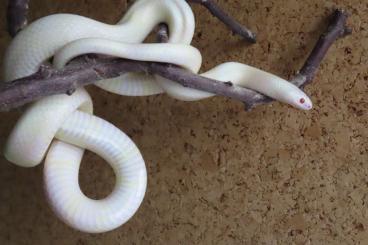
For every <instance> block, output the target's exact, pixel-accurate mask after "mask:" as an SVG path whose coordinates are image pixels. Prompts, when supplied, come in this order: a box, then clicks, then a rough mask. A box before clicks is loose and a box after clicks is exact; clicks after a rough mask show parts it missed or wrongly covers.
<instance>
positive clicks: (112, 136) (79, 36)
mask: <svg viewBox="0 0 368 245" xmlns="http://www.w3.org/2000/svg"><path fill="white" fill-rule="evenodd" d="M162 22H164V23H167V24H168V26H169V33H170V38H169V42H168V43H165V44H158V43H152V44H143V43H142V42H143V41H144V39H145V38H146V37H147V36H148V34H149V33H150V32H151V31H152V29H153V28H154V27H155V26H156V25H158V24H159V23H162ZM194 27H195V25H194V16H193V13H192V11H191V8H190V7H189V6H188V4H187V3H186V1H184V0H138V1H136V2H135V3H134V4H133V5H132V7H131V8H130V9H129V10H128V12H127V13H126V14H125V16H124V18H123V19H122V20H121V21H120V22H118V23H117V24H116V25H107V24H103V23H100V22H97V21H94V20H91V19H88V18H85V17H82V16H77V15H71V14H57V15H51V16H48V17H44V18H41V19H39V20H37V21H35V22H34V23H32V24H31V25H29V26H28V27H27V28H26V29H24V30H23V31H22V32H20V33H19V34H18V35H17V36H16V38H15V39H14V40H13V42H12V43H11V45H10V47H9V48H8V50H7V53H6V55H5V62H4V64H5V70H4V73H5V80H6V81H11V80H14V79H17V78H20V77H24V76H27V75H30V74H32V73H34V72H36V71H37V70H38V69H39V67H40V65H41V64H42V63H43V62H45V61H47V60H48V59H49V58H51V57H53V66H54V67H55V68H62V67H63V66H65V65H66V64H67V63H68V61H70V60H71V59H73V58H74V57H76V56H78V55H82V54H87V53H99V54H107V55H112V56H117V57H122V58H127V59H132V60H142V61H155V62H166V63H173V64H176V65H178V66H181V67H183V68H185V69H188V70H190V71H192V72H194V73H198V71H199V69H200V67H201V63H202V58H201V54H200V52H199V51H198V50H197V49H196V48H194V47H192V46H190V43H191V40H192V38H193V34H194ZM201 75H202V76H205V77H209V78H213V79H217V80H220V81H224V82H226V81H232V82H233V83H234V84H238V85H240V86H244V87H247V88H250V89H253V90H256V91H258V92H261V93H263V94H266V95H268V96H269V97H272V98H274V99H277V100H279V101H282V102H285V103H288V104H290V105H292V106H294V107H296V108H299V109H303V110H308V109H311V107H312V103H311V101H310V99H309V98H308V96H307V95H305V93H304V92H303V91H301V90H300V89H299V88H297V87H296V86H294V85H292V84H290V83H288V82H287V81H285V80H283V79H281V78H279V77H277V76H275V75H272V74H270V73H267V72H264V71H261V70H259V69H256V68H254V67H250V66H247V65H244V64H240V63H235V62H228V63H224V64H221V65H219V66H217V67H215V68H213V69H212V70H210V71H208V72H205V73H203V74H201ZM96 85H97V86H99V87H101V88H102V89H105V90H107V91H110V92H113V93H117V94H121V95H129V96H144V95H153V94H158V93H162V92H166V93H167V94H168V95H170V96H172V97H174V98H177V99H180V100H186V101H193V100H200V99H204V98H208V97H210V96H213V94H210V93H206V92H202V91H198V90H194V89H190V88H184V87H182V86H181V85H179V84H177V83H175V82H172V81H169V80H167V79H164V78H162V77H159V76H156V75H155V76H150V75H145V74H136V73H127V74H125V75H123V76H120V77H118V78H115V79H109V80H105V81H100V82H97V83H96ZM54 138H55V140H54V141H53V139H54ZM52 141H53V142H52ZM84 149H88V150H90V151H93V152H95V153H97V154H98V155H100V156H102V157H103V158H104V159H105V160H106V161H107V162H108V163H109V164H110V165H111V166H112V168H113V170H114V172H115V175H116V186H115V189H114V190H113V192H112V193H111V194H110V195H109V196H108V197H107V198H105V199H103V200H92V199H89V198H88V197H86V196H85V195H84V194H83V193H82V192H81V190H80V187H79V184H78V172H79V164H80V162H81V159H82V156H83V152H84ZM5 156H6V158H7V159H8V160H9V161H11V162H13V163H15V164H17V165H20V166H24V167H32V166H35V165H37V164H39V163H40V162H41V161H42V160H43V159H44V158H45V167H44V180H45V189H46V194H47V197H48V199H49V202H50V204H51V206H52V208H53V210H54V211H55V213H56V214H57V215H58V216H59V217H60V218H61V219H62V220H63V221H64V222H66V223H67V224H69V225H70V226H72V227H74V228H75V229H78V230H81V231H85V232H91V233H97V232H104V231H108V230H112V229H114V228H116V227H118V226H120V225H121V224H123V223H125V222H126V221H127V220H128V219H129V218H130V217H131V216H132V215H133V214H134V213H135V212H136V211H137V209H138V207H139V206H140V204H141V202H142V200H143V197H144V194H145V190H146V182H147V177H146V168H145V165H144V160H143V158H142V156H141V154H140V152H139V150H138V148H137V147H136V146H135V144H134V143H133V142H132V141H131V140H130V139H129V138H128V137H127V136H126V135H125V134H124V133H123V132H121V131H120V130H119V129H117V128H116V127H114V126H113V125H111V124H110V123H108V122H106V121H105V120H103V119H101V118H98V117H96V116H93V115H92V101H91V98H90V97H89V95H88V93H87V92H86V91H85V90H84V89H82V88H80V89H78V90H77V91H76V92H75V93H74V94H73V95H72V96H68V95H55V96H50V97H48V98H45V99H41V100H39V101H37V102H36V103H34V104H33V105H32V106H31V107H30V108H29V109H28V110H27V111H26V113H25V114H24V115H23V116H22V117H21V119H20V120H19V121H18V123H17V125H16V126H15V128H14V130H13V131H12V133H11V135H10V136H9V139H8V142H7V144H6V148H5Z"/></svg>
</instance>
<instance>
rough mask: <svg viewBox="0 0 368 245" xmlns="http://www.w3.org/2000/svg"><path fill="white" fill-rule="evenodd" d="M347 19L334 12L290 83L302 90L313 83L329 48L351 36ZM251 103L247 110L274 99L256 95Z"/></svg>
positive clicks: (346, 16)
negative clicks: (340, 39)
mask: <svg viewBox="0 0 368 245" xmlns="http://www.w3.org/2000/svg"><path fill="white" fill-rule="evenodd" d="M347 19H348V14H347V13H346V12H345V11H344V10H341V9H337V10H335V11H334V13H333V14H332V16H331V20H330V23H329V25H328V27H327V30H326V31H325V32H324V33H323V34H322V35H321V36H320V38H319V40H318V42H317V43H316V45H315V46H314V48H313V50H312V52H311V54H310V55H309V57H308V58H307V60H306V61H305V63H304V65H303V67H302V68H301V69H300V71H299V72H298V74H297V75H296V76H295V77H294V78H293V79H292V80H291V81H290V82H291V83H293V84H294V85H296V86H298V87H300V88H304V87H305V86H306V85H307V84H309V83H310V82H312V80H313V79H314V77H315V75H316V73H317V71H318V68H319V66H320V64H321V62H322V61H323V59H324V58H325V56H326V54H327V51H328V50H329V48H330V47H331V46H332V45H333V44H334V43H335V41H336V40H338V39H339V38H342V37H344V36H346V35H350V34H351V32H352V30H351V29H350V28H349V27H348V26H347V23H346V22H347ZM251 101H252V103H249V104H246V105H245V106H246V109H247V110H251V109H252V108H254V107H255V106H258V105H261V104H266V103H270V102H272V101H273V99H271V98H269V97H267V96H264V95H262V94H256V95H255V96H254V98H253V99H251Z"/></svg>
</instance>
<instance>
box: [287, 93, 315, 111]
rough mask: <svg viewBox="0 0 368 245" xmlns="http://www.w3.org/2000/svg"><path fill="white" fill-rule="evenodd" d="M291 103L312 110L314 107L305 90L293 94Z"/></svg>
mask: <svg viewBox="0 0 368 245" xmlns="http://www.w3.org/2000/svg"><path fill="white" fill-rule="evenodd" d="M290 104H291V105H293V106H294V107H296V108H298V109H301V110H305V111H308V110H311V109H312V108H313V103H312V101H311V99H310V98H309V97H308V96H307V95H306V94H305V93H304V92H300V93H296V94H293V96H292V101H291V103H290Z"/></svg>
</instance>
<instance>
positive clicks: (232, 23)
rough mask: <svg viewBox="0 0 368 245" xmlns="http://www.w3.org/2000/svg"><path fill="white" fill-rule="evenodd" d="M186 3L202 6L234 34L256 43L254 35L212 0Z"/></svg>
mask: <svg viewBox="0 0 368 245" xmlns="http://www.w3.org/2000/svg"><path fill="white" fill-rule="evenodd" d="M187 1H188V2H193V3H198V4H202V5H203V6H204V7H206V8H207V9H208V10H209V11H210V12H211V13H212V15H214V16H215V17H217V18H218V19H219V20H221V21H222V22H223V23H224V24H225V25H227V27H228V28H230V29H231V30H232V31H233V32H234V33H235V34H237V35H239V36H241V37H243V38H244V39H245V40H247V41H248V42H250V43H255V42H256V34H254V33H253V32H252V31H250V30H249V29H248V28H247V27H245V26H244V25H242V24H240V23H239V22H238V21H236V20H235V19H234V18H233V17H231V16H230V15H228V14H227V13H226V12H225V11H224V10H223V9H222V8H221V7H220V6H219V5H218V4H217V3H216V2H215V1H213V0H187Z"/></svg>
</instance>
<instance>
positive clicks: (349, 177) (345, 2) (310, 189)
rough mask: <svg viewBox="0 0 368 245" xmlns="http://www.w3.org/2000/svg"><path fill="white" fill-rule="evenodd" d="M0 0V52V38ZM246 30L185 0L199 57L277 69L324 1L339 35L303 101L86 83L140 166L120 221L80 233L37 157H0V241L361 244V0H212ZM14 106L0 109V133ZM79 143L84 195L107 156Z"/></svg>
mask: <svg viewBox="0 0 368 245" xmlns="http://www.w3.org/2000/svg"><path fill="white" fill-rule="evenodd" d="M5 2H6V1H4V0H3V1H2V2H1V8H0V20H1V23H0V32H1V35H0V57H2V55H3V52H4V49H5V48H6V46H7V44H8V43H9V41H10V38H9V37H8V35H7V33H6V31H5V23H4V19H5ZM218 2H219V3H220V4H221V5H222V6H223V7H224V8H226V9H227V10H228V11H229V12H230V13H231V14H233V15H234V16H235V18H236V19H238V20H240V21H241V22H242V23H246V24H247V25H248V26H249V27H251V29H253V30H254V31H256V32H257V33H258V43H257V44H255V45H252V46H249V45H247V44H244V42H242V41H240V40H239V38H238V37H236V36H232V35H231V33H230V31H229V30H228V29H227V28H226V27H224V25H222V24H220V23H219V22H218V21H217V20H216V19H215V18H213V17H212V16H211V15H210V14H209V13H208V12H207V11H206V10H205V9H204V8H202V7H200V6H194V11H195V14H196V21H197V30H196V36H195V39H194V43H193V45H194V46H195V47H197V48H199V49H200V50H201V52H202V54H203V57H204V63H203V67H202V70H203V71H205V70H207V69H209V68H211V67H213V66H215V65H216V64H219V63H222V62H225V61H238V62H243V63H247V64H250V65H253V66H256V67H260V68H262V69H265V70H267V71H270V72H273V73H275V74H277V75H280V76H282V77H285V78H288V77H290V76H292V74H294V73H295V71H296V70H297V69H298V68H300V66H301V64H302V63H303V61H304V59H305V57H306V55H307V54H308V52H309V51H310V49H311V48H312V46H313V44H314V42H315V41H316V39H317V38H318V36H319V35H320V34H321V32H322V31H323V30H324V28H325V27H326V23H327V19H326V18H327V17H328V15H329V14H330V13H331V12H332V11H333V9H334V8H336V7H343V8H345V9H347V10H348V11H349V12H350V13H351V14H352V16H351V19H350V24H351V26H352V28H353V35H351V36H349V37H347V38H345V39H343V40H340V41H339V42H338V43H337V44H335V45H334V46H333V47H332V49H331V50H330V51H329V54H328V57H327V58H326V60H325V61H324V62H323V64H322V67H321V70H320V72H319V73H318V75H317V77H316V79H315V80H314V83H313V84H311V85H309V86H308V87H307V92H308V93H309V94H310V95H311V97H312V98H313V102H314V104H315V108H314V109H313V110H312V111H310V112H302V111H298V110H295V109H292V108H291V107H289V106H287V105H282V104H280V103H272V104H270V105H266V106H261V107H258V108H256V109H255V110H253V111H251V112H245V111H244V110H243V106H242V105H241V103H238V102H236V101H232V100H228V99H224V98H220V97H216V98H211V99H208V100H204V101H200V102H192V103H188V102H180V101H176V100H173V99H171V98H169V97H168V96H165V95H160V96H153V97H146V98H128V97H121V96H117V95H113V94H109V93H107V92H104V91H102V90H101V89H98V88H95V87H89V88H88V90H89V91H90V92H91V94H92V97H93V100H94V105H95V113H96V114H97V115H98V116H100V117H102V118H105V119H106V120H108V121H110V122H111V123H113V124H115V125H116V126H118V127H119V128H121V129H122V130H123V131H124V132H126V133H127V134H129V135H130V136H131V137H132V139H133V140H134V141H135V142H136V144H137V145H138V147H139V148H140V150H141V152H142V154H143V156H144V158H145V161H146V165H147V169H148V190H147V194H146V196H145V200H144V202H143V204H142V206H141V208H140V209H139V211H138V213H137V214H136V215H135V216H134V218H133V219H132V220H130V221H129V222H128V223H127V224H125V225H124V226H122V227H120V228H118V229H117V230H114V231H112V232H108V233H105V234H99V235H89V234H83V233H80V232H77V231H74V230H72V229H71V228H69V227H67V226H66V225H64V224H63V223H62V222H61V221H59V220H58V219H57V218H56V217H55V215H54V214H53V213H52V212H51V210H50V209H49V206H48V204H47V203H46V200H45V196H44V194H43V187H42V185H43V184H42V181H43V180H42V165H40V166H38V167H35V168H32V169H23V168H20V167H16V166H14V165H12V164H11V163H9V162H7V161H6V160H5V159H4V158H3V157H1V158H0V203H1V204H0V244H11V245H12V244H39V245H43V244H45V245H46V244H68V245H70V244H104V245H105V244H106V245H107V244H109V245H110V244H298V245H299V244H300V245H302V244H368V232H367V229H368V221H367V220H368V219H367V216H368V195H367V193H368V177H367V176H368V165H367V164H368V151H367V149H368V130H367V126H368V122H367V120H368V115H367V111H368V99H367V95H368V85H367V81H368V69H367V68H368V64H367V62H368V35H367V32H368V17H367V11H368V5H367V1H362V0H325V1H320V0H309V1H297V0H249V1H240V0H226V1H225V0H219V1H218ZM126 5H127V3H126V1H119V0H106V1H97V0H83V1H82V0H63V1H62V0H53V1H47V0H33V1H32V5H31V19H36V18H39V17H41V16H45V15H48V14H51V13H58V12H69V13H76V14H81V15H85V16H89V17H92V18H95V19H98V20H100V21H105V22H108V23H114V22H115V21H117V20H118V19H119V18H120V17H121V15H122V14H121V13H122V12H123V10H124V9H125V7H126ZM20 115H21V110H16V111H12V112H9V113H1V120H0V146H1V147H3V146H4V141H5V139H6V136H7V135H8V134H9V132H10V130H11V128H12V126H13V125H14V124H15V122H16V119H17V118H18V117H19V116H20ZM106 166H107V165H106V164H105V163H104V162H103V161H102V160H101V159H100V158H99V157H96V156H95V155H94V154H90V153H89V154H87V155H86V156H85V159H84V161H83V164H82V170H81V171H82V173H81V176H80V179H81V180H80V181H81V184H82V186H83V190H84V191H85V193H87V194H88V195H89V196H91V197H103V196H105V195H106V194H108V193H109V190H111V188H112V185H113V182H114V180H113V179H114V177H113V174H112V171H111V169H109V168H108V167H106Z"/></svg>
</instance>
